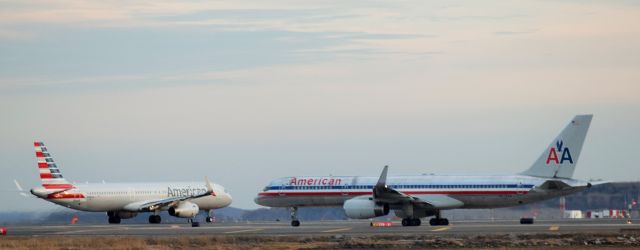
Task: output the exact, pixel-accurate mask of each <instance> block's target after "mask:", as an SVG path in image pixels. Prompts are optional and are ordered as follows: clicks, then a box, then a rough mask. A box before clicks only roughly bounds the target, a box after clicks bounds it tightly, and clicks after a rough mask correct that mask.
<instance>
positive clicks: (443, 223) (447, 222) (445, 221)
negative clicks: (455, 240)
mask: <svg viewBox="0 0 640 250" xmlns="http://www.w3.org/2000/svg"><path fill="white" fill-rule="evenodd" d="M440 225H441V226H448V225H449V220H447V219H440Z"/></svg>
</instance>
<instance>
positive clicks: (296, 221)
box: [291, 220, 300, 227]
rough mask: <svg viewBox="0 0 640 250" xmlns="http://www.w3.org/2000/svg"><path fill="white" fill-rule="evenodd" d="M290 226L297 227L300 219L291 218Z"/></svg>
mask: <svg viewBox="0 0 640 250" xmlns="http://www.w3.org/2000/svg"><path fill="white" fill-rule="evenodd" d="M291 226H292V227H299V226H300V221H299V220H292V221H291Z"/></svg>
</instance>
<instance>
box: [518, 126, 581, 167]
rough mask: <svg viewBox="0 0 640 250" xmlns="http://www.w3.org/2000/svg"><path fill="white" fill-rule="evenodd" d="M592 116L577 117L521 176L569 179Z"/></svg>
mask: <svg viewBox="0 0 640 250" xmlns="http://www.w3.org/2000/svg"><path fill="white" fill-rule="evenodd" d="M592 117H593V115H577V116H576V117H574V118H573V119H572V120H571V122H569V124H568V125H567V126H566V127H565V128H564V130H562V132H561V133H560V134H559V135H558V136H557V137H556V138H555V139H554V140H553V141H551V144H550V145H549V146H548V147H547V149H545V150H544V151H543V152H542V155H540V157H539V158H538V160H536V162H535V163H533V165H532V166H531V167H530V168H529V169H527V170H526V171H524V172H522V173H521V174H523V175H529V176H537V177H547V178H571V177H572V176H573V172H574V171H575V169H576V164H578V158H579V157H580V151H581V150H582V144H584V139H585V137H586V136H587V130H589V125H590V124H591V118H592Z"/></svg>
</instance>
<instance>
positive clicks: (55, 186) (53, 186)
mask: <svg viewBox="0 0 640 250" xmlns="http://www.w3.org/2000/svg"><path fill="white" fill-rule="evenodd" d="M42 186H43V187H44V188H46V189H67V188H74V186H73V185H71V184H42Z"/></svg>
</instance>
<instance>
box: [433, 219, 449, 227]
mask: <svg viewBox="0 0 640 250" xmlns="http://www.w3.org/2000/svg"><path fill="white" fill-rule="evenodd" d="M429 224H430V225H432V226H448V225H449V220H448V219H445V218H432V219H431V220H429Z"/></svg>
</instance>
